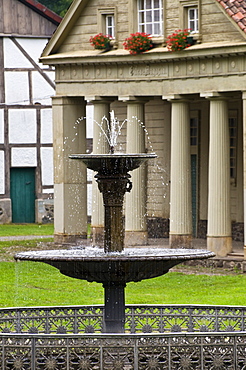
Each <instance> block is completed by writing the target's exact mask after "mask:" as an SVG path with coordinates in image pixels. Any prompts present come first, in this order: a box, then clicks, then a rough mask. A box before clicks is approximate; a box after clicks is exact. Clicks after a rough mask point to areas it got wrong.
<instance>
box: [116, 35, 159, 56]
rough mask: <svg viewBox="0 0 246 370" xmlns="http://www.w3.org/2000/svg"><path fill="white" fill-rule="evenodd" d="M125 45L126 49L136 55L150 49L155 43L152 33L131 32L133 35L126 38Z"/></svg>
mask: <svg viewBox="0 0 246 370" xmlns="http://www.w3.org/2000/svg"><path fill="white" fill-rule="evenodd" d="M123 46H124V48H125V49H126V50H129V53H130V54H134V55H135V54H139V53H142V52H144V51H148V50H150V49H151V48H152V47H153V44H152V40H151V37H150V35H148V34H146V33H144V32H136V33H131V36H130V37H128V38H126V39H125V41H124V42H123Z"/></svg>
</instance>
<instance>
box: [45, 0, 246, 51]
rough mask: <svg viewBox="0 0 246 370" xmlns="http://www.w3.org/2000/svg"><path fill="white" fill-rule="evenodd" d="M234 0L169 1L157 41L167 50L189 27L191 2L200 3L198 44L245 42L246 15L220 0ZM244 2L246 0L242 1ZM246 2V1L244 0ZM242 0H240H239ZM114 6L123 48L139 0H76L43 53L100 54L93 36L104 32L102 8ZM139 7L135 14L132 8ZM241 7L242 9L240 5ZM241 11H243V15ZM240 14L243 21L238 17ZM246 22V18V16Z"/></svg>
mask: <svg viewBox="0 0 246 370" xmlns="http://www.w3.org/2000/svg"><path fill="white" fill-rule="evenodd" d="M222 1H223V2H224V3H223V4H225V3H226V2H227V1H231V0H194V1H191V0H166V1H165V9H164V35H163V36H162V37H160V38H159V40H158V43H157V44H156V45H157V46H158V47H159V50H156V51H163V47H162V46H163V45H164V46H165V41H166V38H167V36H168V35H170V34H171V33H172V32H174V30H177V29H180V28H185V27H183V23H182V21H181V17H182V15H181V13H182V12H181V8H182V9H185V8H186V9H187V7H188V6H190V5H189V4H196V5H197V6H198V7H199V27H200V30H199V32H200V34H199V35H198V37H197V40H198V42H197V45H195V46H193V48H196V47H198V44H201V45H199V48H200V49H201V46H202V45H204V46H205V43H207V44H213V45H214V46H216V45H215V44H216V43H227V44H228V46H230V45H232V40H233V42H234V43H241V42H245V38H246V32H244V31H242V27H240V25H241V23H240V22H242V23H244V21H243V17H244V15H240V14H241V13H242V12H241V13H240V12H239V11H238V12H237V18H236V17H233V16H229V15H228V14H227V12H226V11H225V6H224V5H223V6H222V4H220V3H219V2H222ZM241 1H242V0H241ZM243 1H245V0H243ZM239 2H240V1H239ZM101 8H105V9H106V8H112V9H115V13H116V14H117V18H116V24H117V42H116V43H115V44H116V48H114V51H115V52H116V49H118V50H120V49H121V50H122V51H123V42H124V40H125V38H127V37H129V35H130V33H132V32H136V30H137V29H136V27H137V21H136V19H137V11H136V9H137V0H127V1H116V0H113V1H112V0H111V1H110V0H104V1H102V0H90V2H88V0H74V2H73V3H72V5H71V7H70V8H69V10H68V12H67V14H66V16H65V17H64V19H63V21H62V22H61V24H60V26H59V27H58V29H57V31H56V33H55V34H54V36H53V37H52V39H51V41H50V42H49V44H48V46H47V47H46V49H45V51H44V53H43V56H42V57H46V56H49V55H54V54H58V53H60V54H62V53H67V54H69V53H70V52H76V51H79V52H80V53H81V54H80V55H83V54H84V55H85V54H87V55H88V53H91V55H94V56H95V55H97V54H98V53H97V52H95V50H93V48H92V47H91V45H90V42H89V39H90V36H92V35H95V34H97V33H99V32H102V31H101V30H100V27H99V23H100V20H99V19H100V9H101ZM134 8H135V13H134V11H132V9H134ZM238 9H239V8H238ZM239 13H240V14H239ZM239 17H240V22H238V18H239ZM245 25H246V17H245Z"/></svg>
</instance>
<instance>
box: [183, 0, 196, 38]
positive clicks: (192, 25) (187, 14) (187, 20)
mask: <svg viewBox="0 0 246 370" xmlns="http://www.w3.org/2000/svg"><path fill="white" fill-rule="evenodd" d="M200 2H201V0H180V6H179V11H180V13H179V17H180V28H182V29H186V28H188V29H189V30H190V32H191V35H192V36H193V35H194V36H195V38H196V39H198V38H199V23H200V19H201V5H200Z"/></svg>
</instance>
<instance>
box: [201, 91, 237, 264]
mask: <svg viewBox="0 0 246 370" xmlns="http://www.w3.org/2000/svg"><path fill="white" fill-rule="evenodd" d="M203 96H204V97H206V98H208V99H209V100H210V132H209V172H208V231H207V248H208V249H209V250H210V251H213V252H215V253H216V255H217V256H219V257H224V256H226V255H227V254H228V253H229V252H231V250H232V238H231V214H230V143H229V119H228V107H227V101H226V99H225V98H223V96H221V95H220V94H218V93H208V94H206V95H203Z"/></svg>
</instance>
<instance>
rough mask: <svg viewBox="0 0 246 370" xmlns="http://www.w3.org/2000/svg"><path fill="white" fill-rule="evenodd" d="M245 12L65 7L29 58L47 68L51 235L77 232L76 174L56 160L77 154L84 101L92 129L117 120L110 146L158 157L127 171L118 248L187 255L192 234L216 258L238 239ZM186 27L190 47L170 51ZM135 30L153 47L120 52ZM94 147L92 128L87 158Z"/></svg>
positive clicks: (189, 6) (133, 5) (98, 215)
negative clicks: (103, 42) (50, 83)
mask: <svg viewBox="0 0 246 370" xmlns="http://www.w3.org/2000/svg"><path fill="white" fill-rule="evenodd" d="M245 6H246V5H245V2H244V1H242V2H237V4H236V3H235V2H233V3H232V2H230V1H227V0H224V1H218V0H212V1H206V0H192V1H191V0H175V1H169V0H155V1H154V0H153V1H152V0H143V1H138V0H128V1H117V2H116V1H113V2H112V1H103V2H101V1H99V0H92V1H90V2H89V3H88V2H86V1H84V0H74V2H73V3H72V5H71V7H70V9H69V11H68V13H67V14H66V16H65V17H64V19H63V22H62V23H61V24H60V26H59V27H58V29H57V31H56V33H55V34H54V36H53V37H52V39H51V41H50V42H49V44H48V45H47V47H46V48H45V50H44V53H43V55H42V58H41V60H42V62H43V63H44V64H45V65H48V66H54V67H55V70H56V95H55V97H54V98H53V113H54V117H53V122H54V134H55V137H54V152H55V156H54V158H55V194H56V201H55V210H57V211H55V213H56V212H57V216H55V234H56V236H57V238H58V239H59V238H60V239H64V238H65V239H67V238H72V237H74V236H77V237H83V236H85V235H86V230H87V229H86V220H87V218H86V169H85V168H84V166H83V164H81V163H74V162H73V161H71V160H69V158H68V156H69V154H70V153H76V152H77V153H78V152H81V153H83V152H85V151H86V143H85V137H86V136H85V129H86V120H83V119H80V120H79V121H78V118H80V117H84V116H85V109H86V105H87V104H88V102H90V104H93V105H94V119H95V121H97V122H101V119H102V117H103V116H106V117H109V112H110V111H112V110H114V112H115V115H116V116H117V117H118V119H119V120H120V121H123V120H124V119H127V121H126V123H125V125H124V126H123V128H122V135H121V136H120V138H119V146H120V150H122V149H124V150H126V151H127V152H129V153H137V152H146V151H152V150H153V151H154V152H155V153H156V154H157V155H158V159H157V160H156V161H153V162H151V161H150V162H149V163H148V168H147V169H146V168H142V169H140V170H139V171H134V172H133V173H132V179H133V191H132V192H131V193H130V194H129V195H128V196H127V197H126V205H125V225H126V239H127V243H128V244H145V243H146V242H147V238H148V237H149V236H151V237H157V236H158V237H167V236H169V239H170V246H171V247H174V248H175V247H176V246H177V245H183V246H187V247H189V246H190V245H191V240H192V238H193V237H202V238H206V239H207V246H208V248H209V249H210V250H212V251H214V252H215V253H216V254H217V256H226V255H227V254H228V253H229V252H230V251H231V248H232V239H234V240H240V241H242V242H243V239H244V237H243V233H244V201H245V195H244V193H245V191H244V188H246V182H245V180H244V178H245V176H244V172H245V165H244V159H243V155H244V154H243V153H245V149H244V148H245V147H246V141H245V124H246V103H245V99H246V94H245V81H246V80H245V73H246V63H245V62H246V58H245V56H246V54H245V53H246V32H245V31H246V26H245V25H246V12H245ZM112 25H113V26H112ZM112 27H113V31H112ZM186 28H189V29H190V30H191V36H193V39H194V40H195V41H194V44H193V45H192V46H190V47H187V48H185V49H184V50H182V51H175V52H170V51H169V49H168V48H167V44H166V42H167V37H168V35H170V34H172V33H173V32H174V31H175V30H177V29H186ZM138 31H139V32H147V33H149V34H151V35H152V40H153V43H154V47H153V48H152V49H151V50H149V51H148V52H145V53H142V54H137V55H131V54H129V52H128V51H127V50H124V47H123V42H124V40H125V39H126V38H127V37H129V35H130V34H131V33H134V32H138ZM100 32H102V33H110V34H112V35H113V39H112V41H111V49H110V50H106V51H105V50H103V51H101V50H94V48H93V47H92V46H91V45H90V41H89V39H90V36H93V35H96V34H98V33H100ZM75 122H77V124H75ZM78 122H79V123H78ZM106 150H107V147H106V146H105V143H104V140H102V139H101V134H100V132H99V128H98V125H97V124H94V143H93V151H94V152H104V151H106ZM94 193H95V192H94ZM94 196H95V198H94V201H93V204H94V205H95V206H94V210H95V211H94V212H92V227H93V232H94V234H95V236H97V235H98V236H100V232H101V229H102V223H103V215H102V205H101V198H100V197H99V196H98V195H94Z"/></svg>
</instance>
